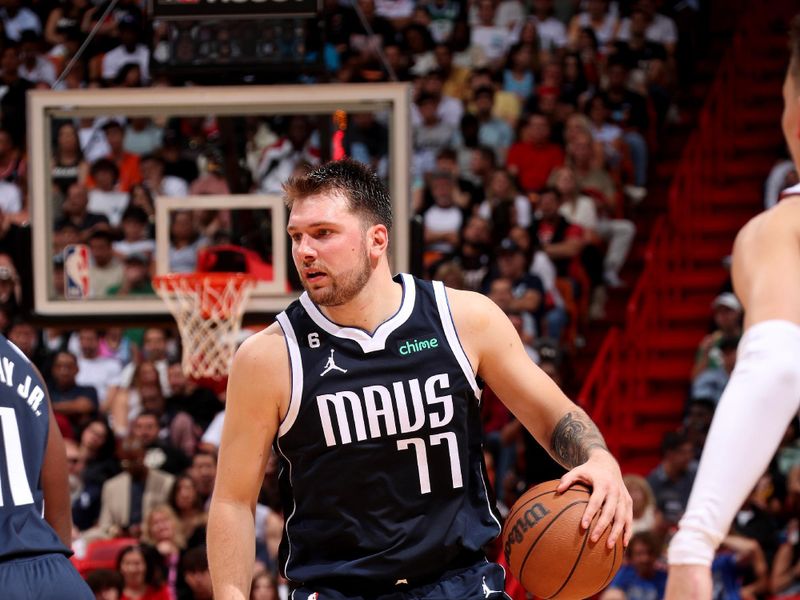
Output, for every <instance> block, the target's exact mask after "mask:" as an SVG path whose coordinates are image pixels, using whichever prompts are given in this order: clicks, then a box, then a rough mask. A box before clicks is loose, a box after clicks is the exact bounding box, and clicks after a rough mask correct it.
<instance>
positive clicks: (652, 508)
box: [622, 474, 657, 533]
mask: <svg viewBox="0 0 800 600" xmlns="http://www.w3.org/2000/svg"><path fill="white" fill-rule="evenodd" d="M622 480H623V481H624V482H625V487H626V488H627V489H628V493H629V494H630V495H631V500H633V533H638V532H640V531H652V530H653V529H655V526H656V519H657V509H656V497H655V494H653V490H652V488H651V487H650V484H649V483H647V480H646V479H645V478H644V477H642V476H640V475H630V474H629V475H625V476H624V477H623V478H622Z"/></svg>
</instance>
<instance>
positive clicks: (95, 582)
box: [86, 569, 125, 594]
mask: <svg viewBox="0 0 800 600" xmlns="http://www.w3.org/2000/svg"><path fill="white" fill-rule="evenodd" d="M86 583H87V585H88V586H89V588H90V589H91V590H92V592H94V593H95V594H96V593H98V592H102V591H105V590H108V589H115V590H117V591H118V592H119V593H120V594H121V593H122V590H123V588H124V587H125V582H124V581H123V579H122V575H120V574H119V573H117V572H116V571H114V570H112V569H95V570H94V571H92V572H91V573H89V574H88V575H87V576H86Z"/></svg>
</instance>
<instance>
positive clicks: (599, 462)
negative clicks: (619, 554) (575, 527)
mask: <svg viewBox="0 0 800 600" xmlns="http://www.w3.org/2000/svg"><path fill="white" fill-rule="evenodd" d="M578 482H581V483H585V484H587V485H589V486H591V488H592V495H591V496H590V497H589V504H587V505H586V510H585V511H584V513H583V518H582V519H581V526H582V527H583V528H584V529H588V528H589V526H590V525H591V523H592V519H593V518H594V516H595V515H596V514H598V513H599V515H600V516H599V517H598V519H597V523H596V524H595V526H594V529H593V530H592V532H591V540H592V542H596V541H597V540H599V539H600V536H601V535H603V532H604V531H605V530H606V527H608V526H609V525H611V533H610V534H609V536H608V544H607V545H608V547H609V548H613V547H614V544H616V542H617V539H618V538H619V536H620V535H622V536H623V538H622V543H623V544H624V545H625V546H626V547H627V545H628V542H629V541H630V539H631V535H632V534H633V532H632V524H633V501H632V500H631V496H630V494H629V493H628V490H627V488H626V487H625V483H623V481H622V473H621V472H620V470H619V465H618V464H617V461H616V460H614V457H613V456H611V454H610V453H609V452H608V451H607V450H602V449H599V448H597V449H594V450H592V452H591V454H590V455H589V460H587V461H586V462H585V463H583V464H582V465H579V466H577V467H575V468H574V469H572V470H571V471H569V472H568V473H567V474H566V475H564V476H563V477H562V478H561V484H560V485H559V486H558V492H559V493H561V492H565V491H567V489H569V487H570V486H571V485H572V484H574V483H578Z"/></svg>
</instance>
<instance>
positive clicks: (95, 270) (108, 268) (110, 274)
mask: <svg viewBox="0 0 800 600" xmlns="http://www.w3.org/2000/svg"><path fill="white" fill-rule="evenodd" d="M103 222H104V223H107V221H103ZM111 240H112V237H111V234H110V233H109V232H108V231H106V230H99V231H95V232H94V233H92V235H91V237H90V238H89V252H90V263H89V294H90V295H91V296H92V297H93V298H102V297H104V296H108V295H110V293H111V292H110V290H111V289H113V288H115V287H117V286H119V285H120V284H121V283H122V280H123V277H124V266H123V262H122V260H120V259H119V258H118V257H116V256H115V255H114V252H113V242H112V241H111Z"/></svg>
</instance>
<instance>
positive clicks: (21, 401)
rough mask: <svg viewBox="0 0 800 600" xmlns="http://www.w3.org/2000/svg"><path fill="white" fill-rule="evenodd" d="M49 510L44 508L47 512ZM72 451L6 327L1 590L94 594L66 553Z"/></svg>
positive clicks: (17, 594) (13, 597) (14, 598)
mask: <svg viewBox="0 0 800 600" xmlns="http://www.w3.org/2000/svg"><path fill="white" fill-rule="evenodd" d="M43 515H44V516H43ZM71 539H72V517H71V514H70V501H69V488H68V484H67V458H66V451H65V450H64V440H63V439H62V438H61V432H60V431H59V430H58V425H57V424H56V420H55V416H54V415H53V409H52V407H51V405H50V398H49V397H48V395H47V391H46V388H45V385H44V381H43V380H42V378H41V376H40V374H39V371H38V370H37V369H36V367H34V366H33V364H32V363H31V362H30V361H29V360H28V359H27V358H26V357H25V355H24V354H23V353H22V351H21V350H19V349H18V348H17V347H16V346H15V345H14V344H12V343H11V342H9V341H8V340H7V339H6V338H5V337H3V336H2V335H0V590H2V592H0V596H2V598H3V600H29V599H31V598H36V599H37V600H59V599H62V598H69V599H70V600H72V599H75V600H82V599H86V600H89V599H93V598H94V594H93V593H92V591H91V590H90V589H89V586H88V585H86V583H85V582H84V581H83V579H81V577H80V575H78V572H77V571H76V570H75V568H74V567H73V566H72V564H71V563H70V562H69V560H68V559H67V557H68V556H69V555H70V554H71V552H70V550H69V547H70V545H71Z"/></svg>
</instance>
